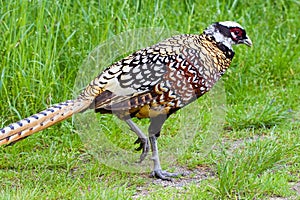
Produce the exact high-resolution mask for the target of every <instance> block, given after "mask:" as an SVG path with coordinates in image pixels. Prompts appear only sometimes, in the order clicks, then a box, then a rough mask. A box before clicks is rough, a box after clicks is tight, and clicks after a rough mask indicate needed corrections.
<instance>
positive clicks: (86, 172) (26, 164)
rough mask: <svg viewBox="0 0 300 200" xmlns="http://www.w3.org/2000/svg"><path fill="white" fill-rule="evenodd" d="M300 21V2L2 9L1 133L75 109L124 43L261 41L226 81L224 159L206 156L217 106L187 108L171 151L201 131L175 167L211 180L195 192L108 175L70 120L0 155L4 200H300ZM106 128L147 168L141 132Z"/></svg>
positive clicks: (39, 4) (219, 149)
mask: <svg viewBox="0 0 300 200" xmlns="http://www.w3.org/2000/svg"><path fill="white" fill-rule="evenodd" d="M299 18H300V1H297V0H290V1H262V0H259V1H256V2H255V3H253V2H250V1H244V0H241V1H236V0H235V1H192V0H186V1H171V2H170V1H166V0H157V1H152V2H150V1H149V2H148V1H139V0H136V1H99V2H98V1H89V2H86V3H85V2H81V1H71V0H66V1H61V2H59V1H11V2H9V1H0V33H1V34H0V46H1V48H0V76H1V79H0V104H1V107H0V125H1V127H3V126H5V125H7V124H9V123H11V122H14V121H16V120H19V119H21V118H24V117H27V116H29V115H31V114H33V113H35V112H37V111H40V110H43V109H44V108H46V107H47V106H49V105H51V104H54V103H57V102H61V101H64V100H66V99H72V98H73V90H74V83H75V80H76V76H77V72H78V71H79V70H80V69H82V67H84V66H82V63H83V62H84V60H85V58H86V57H87V56H88V54H89V52H91V51H92V50H93V49H94V48H95V47H97V46H98V45H99V44H101V43H102V42H104V41H106V40H108V39H110V38H113V37H114V36H115V35H118V34H120V33H122V32H125V31H128V30H134V29H137V28H149V27H160V28H164V29H166V30H172V31H178V32H180V33H199V32H201V31H202V30H203V29H204V28H206V27H207V26H208V25H209V24H211V23H212V22H215V21H225V20H234V21H237V22H239V23H241V24H242V25H243V26H244V27H245V28H246V30H247V33H248V35H249V36H250V38H251V39H252V41H253V48H251V49H250V48H247V47H244V46H239V47H235V52H236V55H235V58H234V60H233V63H232V65H231V68H230V70H228V72H227V73H226V75H225V76H224V77H223V84H224V88H225V93H226V105H224V107H223V108H222V112H221V113H223V114H224V115H226V116H224V117H223V118H224V120H225V121H224V123H225V124H224V126H223V127H218V128H217V129H216V130H218V131H219V132H218V135H217V141H216V144H214V147H213V149H212V150H211V151H210V152H205V153H204V152H203V151H204V149H205V148H204V147H203V142H204V141H205V139H206V137H209V135H208V133H210V132H209V130H210V128H211V126H210V125H209V124H210V122H211V121H213V120H214V119H215V117H218V116H214V115H213V114H212V113H214V112H213V111H212V109H211V107H210V106H211V103H210V98H209V97H211V96H209V95H208V96H205V97H204V98H202V99H200V100H199V101H198V104H200V107H199V108H201V109H199V112H198V113H193V112H190V111H189V107H187V108H186V110H187V111H182V112H179V113H178V114H176V115H174V116H173V117H172V118H171V119H170V120H169V121H168V122H167V123H166V125H165V127H164V130H163V133H162V137H161V138H160V139H159V144H160V150H161V153H162V154H163V152H164V149H167V150H165V151H167V152H170V151H173V150H174V148H176V145H175V147H173V146H168V145H169V144H170V143H172V144H173V145H174V143H175V142H174V141H180V140H176V138H177V137H176V136H178V135H179V133H180V132H185V131H186V132H188V131H193V130H191V128H189V127H186V128H185V127H184V124H185V123H187V124H188V125H191V124H192V128H193V127H197V130H196V131H195V135H194V138H193V140H192V142H191V143H189V144H185V145H186V147H185V148H186V149H185V151H183V152H180V153H174V154H175V155H174V156H173V157H174V158H175V161H172V162H170V163H169V162H163V167H164V168H165V169H171V170H175V169H176V168H178V167H181V168H185V169H189V170H190V171H192V172H193V170H195V169H199V170H200V171H201V169H204V168H205V169H209V171H210V172H211V174H210V176H208V177H207V178H205V179H203V180H202V179H199V180H198V181H197V180H195V179H193V176H194V175H195V176H196V174H194V175H193V173H192V174H190V175H188V176H187V177H184V178H181V179H177V180H175V182H174V183H178V182H180V180H190V179H193V181H190V182H187V183H185V184H183V185H179V186H176V187H175V186H172V185H170V186H167V187H164V186H163V184H162V183H160V182H156V181H154V180H153V179H150V178H148V177H147V173H148V172H144V173H142V174H139V173H129V172H126V171H119V170H117V169H114V168H112V167H109V166H106V165H104V164H102V163H101V162H99V160H98V157H97V156H99V154H98V155H96V156H95V155H94V154H93V153H95V151H96V150H94V149H91V148H88V146H87V145H86V144H84V142H82V141H84V140H81V139H82V135H81V137H80V136H79V135H77V134H76V132H78V131H77V128H76V127H75V126H74V125H73V123H72V120H67V121H65V122H63V123H60V124H58V125H56V126H54V127H50V128H48V129H47V130H45V131H43V132H40V133H37V134H35V135H33V136H31V137H29V138H26V139H25V140H23V141H21V142H19V143H17V144H15V145H13V146H9V147H6V148H3V147H1V148H0V155H1V156H0V199H132V198H138V199H170V198H173V199H269V198H271V197H278V198H282V199H285V198H286V199H289V198H290V199H293V198H294V199H297V198H298V199H299V196H300V194H299V192H298V193H297V192H296V191H295V190H293V189H292V188H293V185H295V184H298V185H299V182H300V171H299V168H300V156H299V155H300V137H299V136H300V135H299V132H300V131H299V130H300V107H299V100H300V98H299V87H300V81H299V80H300V64H299V63H300V54H299V52H300V45H299V44H300V35H299V34H300V33H299V30H300V21H299ZM148 45H151V44H148ZM103 59H104V60H105V58H103ZM107 59H109V58H107ZM102 67H105V66H102ZM99 72H100V70H99ZM92 78H93V77H87V80H89V79H90V80H91V79H92ZM86 84H87V83H86ZM212 97H213V95H212ZM190 113H193V115H192V116H188V120H187V121H186V122H185V121H184V119H185V117H186V114H190ZM182 116H183V117H182ZM180 117H181V118H180ZM112 119H113V120H112ZM97 120H100V121H101V122H100V123H99V121H98V124H95V125H94V126H95V127H96V126H97V125H98V126H99V128H100V129H101V132H98V134H101V135H102V134H103V135H104V136H105V137H106V138H108V139H109V140H111V141H113V142H114V143H115V144H118V145H120V147H122V148H124V149H126V150H127V151H129V152H132V154H135V155H136V156H137V157H136V158H138V154H137V153H135V152H134V147H135V146H134V145H133V142H134V140H135V139H136V138H135V136H133V134H132V133H130V131H129V130H128V131H125V132H123V127H122V126H121V127H120V125H119V124H118V122H117V121H115V120H114V118H111V117H110V116H99V117H98V118H97ZM75 122H76V121H75ZM175 124H176V126H175ZM141 125H144V122H143V123H141ZM122 132H123V133H122ZM84 139H88V136H84ZM211 139H214V138H211ZM91 141H94V140H91ZM96 141H98V140H96ZM96 146H101V144H96ZM169 147H170V148H169ZM100 155H102V154H100ZM116 157H117V158H118V159H121V158H122V157H121V156H120V155H117V156H116ZM163 157H164V156H163ZM165 157H167V156H165ZM100 159H101V158H100ZM147 170H148V169H147ZM180 183H181V182H180ZM298 190H299V186H298Z"/></svg>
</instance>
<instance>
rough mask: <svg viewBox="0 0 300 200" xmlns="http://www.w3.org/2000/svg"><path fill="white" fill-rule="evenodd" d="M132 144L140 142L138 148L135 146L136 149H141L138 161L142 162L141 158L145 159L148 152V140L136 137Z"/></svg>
mask: <svg viewBox="0 0 300 200" xmlns="http://www.w3.org/2000/svg"><path fill="white" fill-rule="evenodd" d="M134 144H140V146H139V147H138V148H136V149H135V150H136V151H140V150H142V154H141V156H140V161H139V163H141V162H143V160H145V158H146V156H147V155H148V153H149V150H150V146H149V141H148V139H147V138H138V139H137V140H136V141H135V142H134Z"/></svg>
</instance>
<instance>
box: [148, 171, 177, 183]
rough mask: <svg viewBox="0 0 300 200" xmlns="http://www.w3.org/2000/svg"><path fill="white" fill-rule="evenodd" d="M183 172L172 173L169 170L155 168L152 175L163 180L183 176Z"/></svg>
mask: <svg viewBox="0 0 300 200" xmlns="http://www.w3.org/2000/svg"><path fill="white" fill-rule="evenodd" d="M181 175H182V174H181V173H171V172H167V171H163V170H161V169H159V170H154V171H152V172H151V174H150V177H156V178H159V179H161V180H163V181H172V177H178V176H181Z"/></svg>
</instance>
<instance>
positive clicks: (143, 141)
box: [125, 118, 150, 163]
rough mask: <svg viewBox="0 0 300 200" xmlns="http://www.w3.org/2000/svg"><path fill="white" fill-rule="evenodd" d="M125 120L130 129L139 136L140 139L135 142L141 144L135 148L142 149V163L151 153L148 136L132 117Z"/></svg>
mask: <svg viewBox="0 0 300 200" xmlns="http://www.w3.org/2000/svg"><path fill="white" fill-rule="evenodd" d="M125 122H126V123H127V124H128V126H129V127H130V129H131V130H132V131H133V132H134V133H135V134H136V135H137V136H138V139H137V140H136V141H135V142H134V144H140V146H139V147H138V148H136V149H135V150H137V151H140V150H142V154H141V156H140V163H141V162H143V160H144V159H145V158H146V156H147V155H148V153H149V149H150V147H149V142H148V138H147V136H145V134H144V133H143V132H142V131H141V129H140V128H139V127H138V126H137V125H136V124H135V123H134V122H133V121H132V120H131V119H130V118H129V119H126V120H125Z"/></svg>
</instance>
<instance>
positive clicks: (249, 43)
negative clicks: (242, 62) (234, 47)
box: [242, 37, 252, 47]
mask: <svg viewBox="0 0 300 200" xmlns="http://www.w3.org/2000/svg"><path fill="white" fill-rule="evenodd" d="M242 43H243V44H245V45H247V46H249V47H251V46H252V41H251V40H250V38H248V37H246V39H244V40H242Z"/></svg>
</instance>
